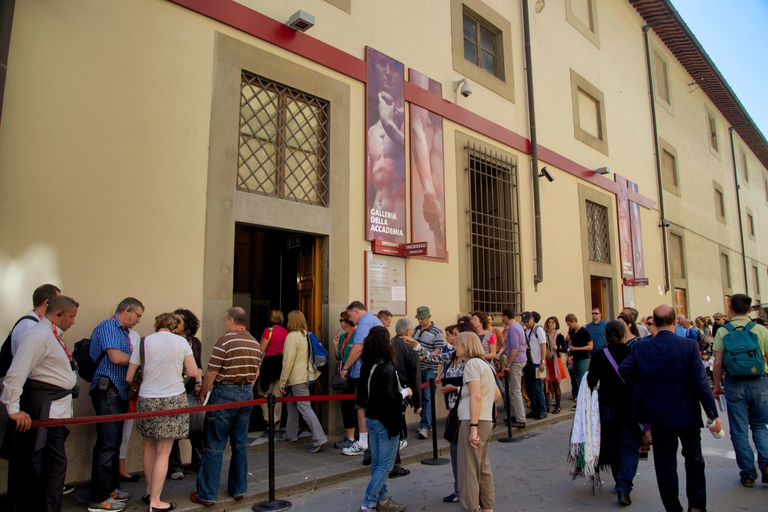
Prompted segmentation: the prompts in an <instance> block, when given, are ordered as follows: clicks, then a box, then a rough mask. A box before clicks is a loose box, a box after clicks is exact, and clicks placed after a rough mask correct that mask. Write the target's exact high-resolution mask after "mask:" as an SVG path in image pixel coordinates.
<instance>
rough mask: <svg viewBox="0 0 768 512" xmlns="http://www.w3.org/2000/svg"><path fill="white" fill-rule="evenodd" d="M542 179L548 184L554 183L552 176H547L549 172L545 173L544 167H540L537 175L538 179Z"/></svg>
mask: <svg viewBox="0 0 768 512" xmlns="http://www.w3.org/2000/svg"><path fill="white" fill-rule="evenodd" d="M542 177H544V178H547V181H548V182H550V183H552V182H553V181H555V178H553V177H552V175H551V174H549V171H547V168H546V167H542V169H541V172H540V173H539V178H542Z"/></svg>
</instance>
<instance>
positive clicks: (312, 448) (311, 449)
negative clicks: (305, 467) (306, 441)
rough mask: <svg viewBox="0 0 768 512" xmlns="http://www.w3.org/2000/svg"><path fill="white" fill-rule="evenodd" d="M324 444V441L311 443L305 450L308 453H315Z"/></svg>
mask: <svg viewBox="0 0 768 512" xmlns="http://www.w3.org/2000/svg"><path fill="white" fill-rule="evenodd" d="M324 444H325V443H321V444H313V445H312V446H310V447H309V448H307V451H308V452H309V453H317V452H319V451H320V448H322V447H323V445H324Z"/></svg>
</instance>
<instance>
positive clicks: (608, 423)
mask: <svg viewBox="0 0 768 512" xmlns="http://www.w3.org/2000/svg"><path fill="white" fill-rule="evenodd" d="M600 435H601V436H602V439H601V443H600V459H601V462H602V460H606V461H607V462H608V463H609V464H610V465H611V472H612V473H613V480H614V481H615V482H616V492H625V493H627V494H629V493H630V492H632V480H634V478H635V474H636V473H637V464H638V462H639V460H640V437H641V435H642V432H641V431H640V426H639V425H638V424H637V422H633V421H632V413H631V412H630V411H629V410H627V411H620V410H617V409H616V408H615V407H612V406H609V405H601V406H600Z"/></svg>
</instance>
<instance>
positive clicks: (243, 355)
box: [208, 330, 262, 382]
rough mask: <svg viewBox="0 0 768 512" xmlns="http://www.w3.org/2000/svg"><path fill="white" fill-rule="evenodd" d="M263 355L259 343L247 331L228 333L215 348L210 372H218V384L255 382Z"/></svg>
mask: <svg viewBox="0 0 768 512" xmlns="http://www.w3.org/2000/svg"><path fill="white" fill-rule="evenodd" d="M261 355H262V354H261V346H260V345H259V342H258V341H256V340H255V339H254V337H253V336H251V335H250V334H249V333H248V332H247V331H240V330H238V331H233V332H228V333H227V334H225V335H224V336H222V337H221V338H219V340H218V341H217V342H216V345H214V346H213V351H212V352H211V358H210V359H209V360H208V371H209V372H210V371H214V372H218V375H217V376H216V382H243V381H248V382H253V381H255V380H256V371H257V370H258V369H259V366H260V365H261Z"/></svg>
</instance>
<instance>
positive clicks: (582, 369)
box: [573, 357, 590, 396]
mask: <svg viewBox="0 0 768 512" xmlns="http://www.w3.org/2000/svg"><path fill="white" fill-rule="evenodd" d="M589 361H590V358H589V357H587V358H585V359H580V360H578V361H576V360H575V359H574V360H573V373H575V374H576V382H574V383H573V389H574V394H575V395H576V396H578V395H579V386H581V379H583V378H584V374H585V373H587V368H589Z"/></svg>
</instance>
